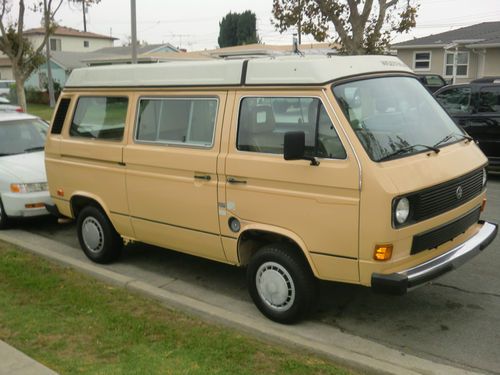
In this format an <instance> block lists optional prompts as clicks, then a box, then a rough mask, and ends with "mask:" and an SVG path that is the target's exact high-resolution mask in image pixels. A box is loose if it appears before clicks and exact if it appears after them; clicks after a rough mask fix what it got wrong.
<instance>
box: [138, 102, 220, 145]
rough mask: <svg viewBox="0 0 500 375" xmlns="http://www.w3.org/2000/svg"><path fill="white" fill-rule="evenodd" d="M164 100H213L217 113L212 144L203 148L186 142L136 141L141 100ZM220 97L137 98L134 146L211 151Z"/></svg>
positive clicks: (217, 114) (213, 133)
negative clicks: (215, 103)
mask: <svg viewBox="0 0 500 375" xmlns="http://www.w3.org/2000/svg"><path fill="white" fill-rule="evenodd" d="M165 99H173V100H193V99H198V100H215V101H216V102H217V111H216V113H215V118H214V128H213V131H212V143H211V145H210V146H203V145H200V144H197V143H188V142H175V141H163V140H162V141H147V140H141V139H137V132H138V130H139V108H140V102H141V100H165ZM220 102H221V100H220V97H219V96H139V97H138V98H137V102H136V114H135V120H134V129H133V141H134V144H143V145H156V146H165V147H180V148H194V149H200V150H213V149H214V147H215V143H216V142H215V135H216V132H217V122H218V120H219V112H220Z"/></svg>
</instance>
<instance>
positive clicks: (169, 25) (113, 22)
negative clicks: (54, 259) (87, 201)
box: [14, 0, 500, 51]
mask: <svg viewBox="0 0 500 375" xmlns="http://www.w3.org/2000/svg"><path fill="white" fill-rule="evenodd" d="M15 2H16V0H14V3H15ZM419 3H420V10H419V12H418V18H417V27H416V28H415V29H413V30H412V31H411V32H410V33H409V34H404V35H402V36H398V37H397V38H396V39H395V42H400V41H403V40H407V39H411V38H414V37H422V36H426V35H429V34H436V33H440V32H444V31H448V30H452V29H457V28H460V27H463V26H468V25H473V24H476V23H481V22H487V21H500V0H474V1H471V0H420V1H419ZM136 4H137V38H138V39H139V40H141V41H146V42H148V43H149V44H153V43H162V42H169V43H171V44H173V45H175V46H176V47H181V48H186V49H187V50H188V51H193V50H201V49H212V48H216V47H217V37H218V35H219V22H220V20H221V19H222V18H223V17H224V16H225V15H226V14H227V13H228V12H230V11H231V12H243V11H245V10H251V11H252V12H254V13H255V14H256V15H257V31H258V34H259V36H260V37H261V39H262V41H263V42H264V43H266V44H287V43H291V40H292V34H293V32H294V31H292V30H290V31H289V32H287V33H284V34H281V35H280V34H279V32H277V31H275V29H274V27H273V26H272V24H271V18H272V15H271V9H272V0H251V1H249V0H136ZM56 19H57V21H58V22H59V24H60V25H63V26H67V27H72V28H75V29H79V30H83V17H82V11H81V6H77V5H69V4H68V1H67V0H64V5H63V6H62V8H61V9H60V11H59V13H58V14H57V16H56ZM39 26H40V18H39V16H35V15H33V14H28V15H27V19H26V28H31V27H39ZM87 31H91V32H95V33H98V34H105V35H112V36H113V37H115V38H118V40H117V41H116V42H115V45H121V44H123V43H124V42H126V41H127V39H128V38H129V37H130V34H131V33H130V1H129V0H102V1H101V3H100V4H98V5H95V6H93V7H91V8H90V9H89V10H88V14H87ZM313 41H314V40H313V38H312V37H310V36H307V35H304V36H303V37H302V42H303V43H305V42H313Z"/></svg>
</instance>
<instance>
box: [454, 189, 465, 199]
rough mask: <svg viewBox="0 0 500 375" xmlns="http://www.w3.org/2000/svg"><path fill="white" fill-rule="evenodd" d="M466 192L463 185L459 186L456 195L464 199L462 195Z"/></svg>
mask: <svg viewBox="0 0 500 375" xmlns="http://www.w3.org/2000/svg"><path fill="white" fill-rule="evenodd" d="M463 194H464V191H463V189H462V187H461V186H459V187H457V190H456V191H455V195H456V197H457V199H462V195H463Z"/></svg>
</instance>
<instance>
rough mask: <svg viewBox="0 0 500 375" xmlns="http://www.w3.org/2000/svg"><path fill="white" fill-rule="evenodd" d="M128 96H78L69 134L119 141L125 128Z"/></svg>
mask: <svg viewBox="0 0 500 375" xmlns="http://www.w3.org/2000/svg"><path fill="white" fill-rule="evenodd" d="M127 106H128V98H124V97H109V96H88V97H80V98H79V99H78V102H77V104H76V109H75V113H74V115H73V121H72V122H71V128H70V131H69V134H70V135H71V136H72V137H83V138H93V139H103V140H110V141H120V140H122V138H123V132H124V129H125V117H126V114H127Z"/></svg>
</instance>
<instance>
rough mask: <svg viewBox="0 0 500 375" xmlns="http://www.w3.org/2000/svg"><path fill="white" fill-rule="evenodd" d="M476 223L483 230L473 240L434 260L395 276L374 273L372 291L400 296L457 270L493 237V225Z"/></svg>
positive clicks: (397, 273)
mask: <svg viewBox="0 0 500 375" xmlns="http://www.w3.org/2000/svg"><path fill="white" fill-rule="evenodd" d="M480 223H481V224H482V225H483V226H482V228H481V229H480V230H479V232H477V233H476V234H475V235H474V236H473V237H471V238H469V239H468V240H467V241H465V242H464V243H462V244H460V245H458V246H457V247H455V248H453V249H451V250H449V251H448V252H446V253H444V254H441V255H440V256H437V257H436V258H433V259H430V260H428V261H427V262H424V263H422V264H419V265H417V266H415V267H412V268H409V269H406V270H403V271H400V272H396V273H391V274H379V273H374V274H373V275H372V280H371V286H372V289H373V290H374V291H377V292H384V293H391V294H404V293H406V292H407V291H408V290H410V289H413V288H415V287H417V286H419V285H422V284H425V283H428V282H430V281H432V280H434V279H436V278H438V277H439V276H442V275H443V274H445V273H447V272H449V271H452V270H454V269H455V268H458V267H460V266H461V265H462V264H464V263H465V262H467V261H468V260H470V259H471V258H473V257H474V256H476V255H477V254H479V253H480V252H481V251H482V250H484V249H485V248H486V247H487V246H488V245H489V244H490V243H491V242H492V241H493V240H494V239H495V237H496V235H497V232H498V225H497V224H493V223H489V222H480Z"/></svg>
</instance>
